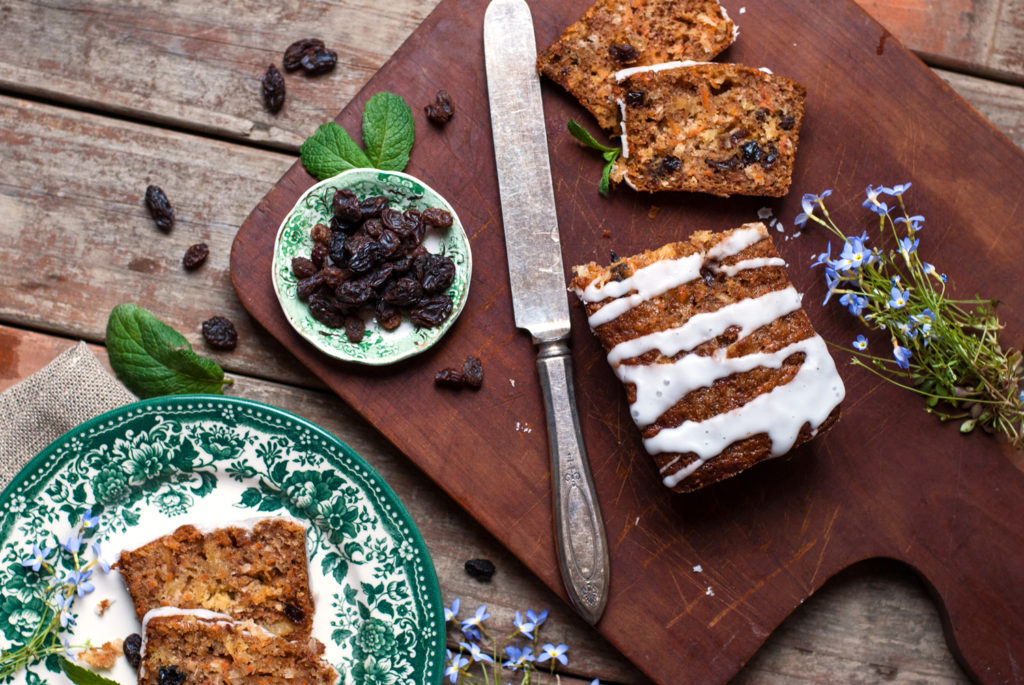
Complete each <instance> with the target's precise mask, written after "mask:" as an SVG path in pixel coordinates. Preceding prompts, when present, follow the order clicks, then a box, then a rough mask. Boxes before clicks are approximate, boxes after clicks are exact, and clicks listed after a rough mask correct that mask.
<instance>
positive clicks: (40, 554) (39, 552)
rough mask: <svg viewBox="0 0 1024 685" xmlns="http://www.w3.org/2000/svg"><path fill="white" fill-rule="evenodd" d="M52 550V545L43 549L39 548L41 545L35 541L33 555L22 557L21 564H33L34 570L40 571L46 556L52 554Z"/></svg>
mask: <svg viewBox="0 0 1024 685" xmlns="http://www.w3.org/2000/svg"><path fill="white" fill-rule="evenodd" d="M51 552H53V548H52V547H43V548H42V549H39V545H38V544H35V543H33V544H32V556H30V557H28V558H27V559H22V561H21V565H22V566H31V567H32V570H33V571H38V570H39V569H40V568H42V566H43V564H44V563H45V562H46V557H48V556H50V553H51Z"/></svg>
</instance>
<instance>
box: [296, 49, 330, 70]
mask: <svg viewBox="0 0 1024 685" xmlns="http://www.w3.org/2000/svg"><path fill="white" fill-rule="evenodd" d="M337 63H338V53H336V52H335V51H334V50H329V49H327V48H323V49H322V50H316V51H314V52H307V53H306V54H304V55H303V56H302V60H300V62H299V64H301V65H302V68H303V69H304V70H305V72H306V73H307V74H310V75H316V74H325V73H327V72H328V71H330V70H331V69H333V68H334V65H336V64H337Z"/></svg>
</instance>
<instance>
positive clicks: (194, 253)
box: [181, 243, 210, 271]
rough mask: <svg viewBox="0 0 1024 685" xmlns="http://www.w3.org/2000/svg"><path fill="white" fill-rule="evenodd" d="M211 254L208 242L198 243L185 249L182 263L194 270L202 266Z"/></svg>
mask: <svg viewBox="0 0 1024 685" xmlns="http://www.w3.org/2000/svg"><path fill="white" fill-rule="evenodd" d="M209 256H210V248H209V247H207V245H206V243H196V244H195V245H192V246H191V247H189V248H188V249H187V250H185V256H184V257H182V258H181V265H182V266H183V267H185V268H186V269H188V270H189V271H192V270H193V269H198V268H199V267H200V266H202V264H203V262H205V261H206V258H207V257H209Z"/></svg>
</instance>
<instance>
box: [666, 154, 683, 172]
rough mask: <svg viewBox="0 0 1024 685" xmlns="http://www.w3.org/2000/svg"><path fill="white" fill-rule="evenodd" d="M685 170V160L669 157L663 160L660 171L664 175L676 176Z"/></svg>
mask: <svg viewBox="0 0 1024 685" xmlns="http://www.w3.org/2000/svg"><path fill="white" fill-rule="evenodd" d="M682 168H683V160H681V159H679V158H678V157H673V156H671V155H669V156H668V157H666V158H665V159H663V160H661V166H660V171H661V173H663V174H674V173H676V172H677V171H679V170H680V169H682Z"/></svg>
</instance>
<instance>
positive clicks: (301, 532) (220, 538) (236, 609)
mask: <svg viewBox="0 0 1024 685" xmlns="http://www.w3.org/2000/svg"><path fill="white" fill-rule="evenodd" d="M308 565H309V564H308V560H307V558H306V529H305V528H304V527H303V526H302V525H300V524H299V523H297V522H295V521H293V520H290V519H286V518H263V519H256V520H252V521H248V522H241V523H238V524H234V525H229V526H225V527H222V528H217V529H212V530H208V531H201V530H200V529H198V528H196V527H195V526H191V525H186V526H181V527H180V528H178V529H177V530H176V531H174V532H173V533H171V534H170V535H166V536H164V537H162V538H159V539H157V540H153V541H152V542H150V543H147V544H145V545H143V546H142V547H139V548H138V549H135V550H126V551H124V552H122V553H121V556H120V558H119V559H118V562H117V564H116V568H117V569H118V570H119V571H120V572H121V575H122V576H124V580H125V584H126V585H127V587H128V593H129V594H130V595H131V597H132V601H133V602H134V603H135V612H136V615H137V616H138V618H139V620H140V621H141V620H142V619H143V617H144V616H145V615H146V614H147V613H148V612H149V611H151V610H152V609H155V608H157V607H162V606H173V607H180V608H182V609H208V610H211V611H217V612H222V613H225V614H228V615H230V616H231V617H232V618H235V619H245V620H251V621H253V622H255V623H256V624H257V625H260V626H262V627H263V628H266V629H267V630H269V631H270V632H272V633H274V634H275V635H279V636H281V637H284V638H287V639H289V640H296V639H305V638H308V637H309V635H310V631H311V629H312V625H313V597H312V594H311V593H310V589H309V568H308Z"/></svg>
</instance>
